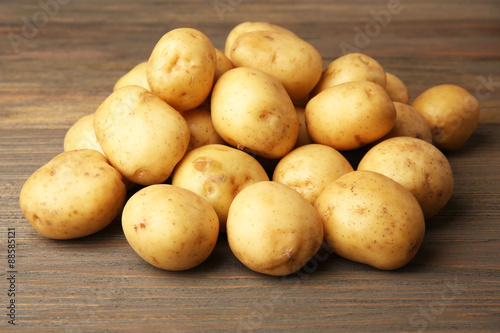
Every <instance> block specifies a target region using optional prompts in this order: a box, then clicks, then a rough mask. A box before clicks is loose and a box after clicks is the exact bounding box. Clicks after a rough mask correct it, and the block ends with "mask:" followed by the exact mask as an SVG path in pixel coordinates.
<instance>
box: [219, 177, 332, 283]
mask: <svg viewBox="0 0 500 333" xmlns="http://www.w3.org/2000/svg"><path fill="white" fill-rule="evenodd" d="M227 239H228V243H229V247H230V249H231V251H232V252H233V254H234V255H235V256H236V258H238V260H240V261H241V262H242V263H243V264H244V265H245V266H247V267H248V268H249V269H251V270H253V271H255V272H259V273H262V274H267V275H273V276H284V275H288V274H292V273H294V272H296V271H297V270H299V269H300V268H302V267H303V266H304V265H305V264H306V263H307V262H308V261H309V260H310V259H311V258H312V257H313V256H314V255H315V254H316V252H317V251H318V249H319V248H320V246H321V243H322V241H323V225H322V222H321V219H320V217H319V215H318V212H317V211H316V210H315V209H314V207H313V206H312V205H311V204H310V203H309V202H308V201H307V200H306V199H305V198H304V197H303V196H302V195H300V194H299V193H298V192H296V191H295V190H293V189H292V188H290V187H288V186H286V185H284V184H280V183H278V182H273V181H264V182H258V183H255V184H252V185H250V186H248V187H247V188H245V189H244V190H242V191H241V192H240V193H239V194H238V195H237V196H236V197H235V198H234V200H233V203H232V204H231V207H230V208H229V213H228V218H227Z"/></svg>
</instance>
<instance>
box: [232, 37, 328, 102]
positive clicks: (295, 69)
mask: <svg viewBox="0 0 500 333" xmlns="http://www.w3.org/2000/svg"><path fill="white" fill-rule="evenodd" d="M230 58H231V60H232V62H233V64H234V65H235V66H236V67H251V68H257V69H260V70H261V71H263V72H266V73H268V74H271V75H273V76H274V77H276V78H278V79H279V80H280V81H281V83H282V84H283V86H284V87H285V89H286V91H287V93H288V95H290V98H291V99H292V101H299V100H302V99H304V98H306V97H307V96H308V95H309V93H310V92H311V90H312V89H313V88H314V86H315V85H316V83H318V81H319V79H320V77H321V72H322V66H323V62H322V58H321V55H320V53H319V52H318V51H317V50H316V48H314V46H312V45H311V44H309V43H308V42H306V41H305V40H303V39H301V38H299V37H297V36H294V35H291V34H289V33H284V32H277V31H252V32H248V33H245V34H243V35H240V36H239V37H238V38H237V39H236V40H235V41H234V43H233V47H232V50H231V57H230Z"/></svg>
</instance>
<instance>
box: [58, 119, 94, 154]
mask: <svg viewBox="0 0 500 333" xmlns="http://www.w3.org/2000/svg"><path fill="white" fill-rule="evenodd" d="M94 115H95V113H91V114H88V115H86V116H83V117H81V118H80V119H78V120H77V121H76V122H75V123H74V124H73V126H71V127H70V128H69V130H68V131H67V132H66V135H65V136H64V142H63V145H64V151H68V150H77V149H94V150H97V151H98V152H100V153H101V154H103V155H104V152H103V151H102V148H101V146H100V145H99V142H98V141H97V137H96V136H95V131H94Z"/></svg>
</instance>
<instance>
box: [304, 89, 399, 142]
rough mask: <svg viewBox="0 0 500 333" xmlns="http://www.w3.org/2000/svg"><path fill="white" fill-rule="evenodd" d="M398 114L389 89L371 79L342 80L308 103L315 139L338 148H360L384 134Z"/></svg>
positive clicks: (309, 120)
mask: <svg viewBox="0 0 500 333" xmlns="http://www.w3.org/2000/svg"><path fill="white" fill-rule="evenodd" d="M396 116H397V113H396V108H395V107H394V104H393V102H392V100H391V98H390V97H389V95H388V94H387V92H386V91H385V89H384V88H382V87H381V86H380V85H378V84H376V83H373V82H370V81H355V82H347V83H342V84H338V85H336V86H333V87H330V88H328V89H326V90H323V91H322V92H320V93H319V94H318V95H316V96H315V97H313V98H312V99H311V100H310V101H309V102H308V103H307V105H306V121H307V130H308V131H309V135H310V136H311V138H312V139H313V141H314V142H316V143H321V144H325V145H327V146H330V147H333V148H335V149H337V150H352V149H356V148H359V147H362V146H364V145H366V144H368V143H371V142H374V141H376V140H378V139H380V138H382V137H383V136H384V135H386V134H387V133H388V132H389V131H390V130H391V129H392V127H393V126H394V124H395V123H396Z"/></svg>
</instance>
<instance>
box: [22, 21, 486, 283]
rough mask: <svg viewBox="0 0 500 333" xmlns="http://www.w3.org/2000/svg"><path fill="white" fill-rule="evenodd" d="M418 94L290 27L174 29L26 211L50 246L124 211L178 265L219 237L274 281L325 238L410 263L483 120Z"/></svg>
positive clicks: (31, 187) (373, 64) (126, 224)
mask: <svg viewBox="0 0 500 333" xmlns="http://www.w3.org/2000/svg"><path fill="white" fill-rule="evenodd" d="M409 101H410V97H409V94H408V90H407V88H406V86H405V84H404V83H403V82H402V81H401V80H400V79H399V78H398V77H397V76H395V75H393V74H391V73H387V72H385V70H384V69H383V68H382V66H381V65H380V64H379V63H378V62H377V61H376V60H374V59H373V58H371V57H369V56H367V55H364V54H360V53H351V54H347V55H344V56H341V57H339V58H337V59H335V60H334V61H332V62H331V63H330V64H328V66H327V67H326V68H324V69H323V59H322V57H321V55H320V53H319V52H318V51H317V50H316V49H315V48H314V47H313V46H312V45H311V44H309V43H308V42H307V41H305V40H303V39H301V38H300V37H298V36H297V35H296V34H295V33H293V32H292V31H289V30H287V29H285V28H283V27H280V26H276V25H273V24H270V23H266V22H244V23H241V24H239V25H238V26H236V27H234V29H233V30H232V31H231V32H230V33H229V35H228V36H227V40H226V45H225V50H224V51H222V50H219V49H216V48H215V47H214V46H213V44H212V43H211V41H210V39H209V38H208V37H207V36H206V35H204V34H203V33H202V32H200V31H198V30H196V29H191V28H179V29H175V30H172V31H169V32H168V33H166V34H165V35H164V36H163V37H162V38H161V39H160V40H159V41H158V43H157V44H156V46H155V47H154V48H153V50H152V52H151V56H150V58H149V60H148V61H147V62H144V63H141V64H138V65H137V66H136V67H134V68H133V69H132V70H131V71H130V72H128V73H127V74H125V75H124V76H123V77H121V78H120V79H119V80H118V81H117V82H116V84H115V86H114V89H113V92H112V93H111V94H110V95H109V96H108V97H107V98H106V99H105V100H104V101H103V103H102V104H101V105H100V106H99V108H98V109H97V110H96V111H95V113H92V114H90V115H87V116H85V117H83V118H81V119H80V120H78V121H77V122H76V123H75V124H74V125H73V126H72V127H71V128H70V129H69V131H68V132H67V134H66V137H65V139H64V152H63V153H61V154H59V155H58V156H56V157H54V159H53V160H51V161H50V162H49V163H47V164H46V165H44V166H42V167H41V168H40V169H39V170H37V171H36V172H35V173H34V174H33V175H32V176H30V177H29V179H28V180H27V181H26V183H25V185H24V186H23V188H22V190H21V194H20V206H21V209H22V212H23V214H24V215H25V217H26V219H27V220H28V221H29V222H30V223H31V224H32V225H33V227H34V228H35V229H36V230H37V231H38V232H39V233H40V234H41V235H43V236H45V237H48V238H53V239H72V238H78V237H84V236H88V235H90V234H93V233H95V232H97V231H100V230H102V229H103V228H105V227H106V226H107V225H108V224H109V223H111V222H112V221H113V220H114V219H115V218H116V217H117V216H119V214H120V213H121V221H122V227H123V232H124V235H125V237H126V239H127V241H128V242H129V244H130V245H131V247H132V248H133V249H134V250H135V252H136V253H137V254H138V255H139V256H141V257H142V258H143V259H144V260H145V261H147V262H149V263H150V264H152V265H154V266H156V267H158V268H161V269H165V270H172V271H177V270H186V269H190V268H192V267H195V266H197V265H199V264H200V263H202V262H203V261H204V260H205V259H207V258H208V257H209V255H210V254H211V252H212V250H213V249H214V247H215V245H216V242H217V240H218V238H219V237H221V236H223V237H226V236H227V240H228V244H229V247H230V249H231V251H232V252H233V253H234V255H235V256H236V257H237V258H238V259H239V260H240V261H241V262H242V263H243V264H244V265H245V266H247V267H248V268H250V269H251V270H254V271H256V272H260V273H263V274H268V275H276V276H282V275H288V274H291V273H293V272H296V271H297V270H299V269H300V268H301V267H303V266H304V265H305V264H306V263H307V262H308V261H309V260H310V259H311V258H312V257H313V256H314V255H315V254H316V252H317V251H318V250H319V248H320V246H321V244H322V243H323V242H325V243H326V244H327V245H328V246H329V247H330V249H331V250H332V251H333V252H335V253H336V254H338V255H339V256H342V257H344V258H347V259H350V260H354V261H357V262H360V263H365V264H368V265H371V266H373V267H377V268H379V269H383V270H393V269H397V268H400V267H402V266H404V265H406V264H407V263H408V262H410V261H411V260H412V258H413V257H414V256H415V254H416V253H417V251H418V249H419V247H420V245H421V243H422V240H423V238H424V234H425V220H426V219H428V218H430V217H432V216H433V215H435V214H437V213H438V212H439V211H440V210H441V209H442V208H443V207H444V206H445V204H446V203H447V202H448V200H449V199H450V197H451V194H452V191H453V182H454V180H453V173H452V169H451V166H450V164H449V162H448V160H447V158H446V157H445V155H444V154H443V151H445V150H448V151H449V150H454V149H458V148H459V147H460V146H462V145H463V144H464V143H465V142H466V141H467V139H468V138H469V137H470V135H471V134H472V132H473V131H474V129H475V127H476V125H477V123H478V118H479V104H478V101H477V100H476V99H475V98H474V97H473V96H472V95H471V94H469V93H468V92H467V91H466V90H464V89H463V88H460V87H458V86H456V85H439V86H435V87H432V88H430V89H428V90H427V91H425V92H423V93H422V94H421V95H420V96H418V97H417V98H416V99H415V101H414V102H413V104H412V105H409ZM360 151H361V152H362V153H363V156H362V158H361V159H360V161H358V162H359V163H357V162H356V163H354V162H352V161H351V160H350V158H349V156H350V155H349V154H350V153H352V152H358V153H359V152H360Z"/></svg>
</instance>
